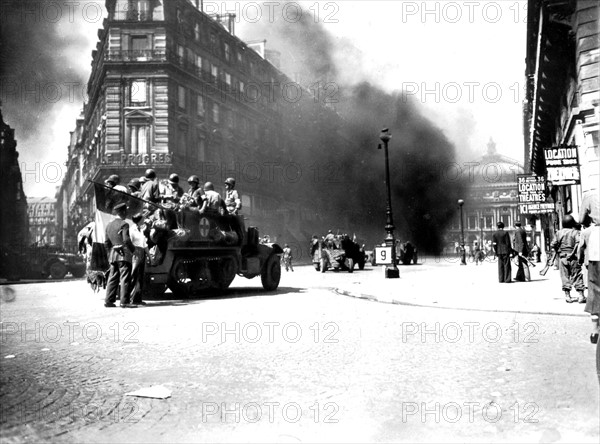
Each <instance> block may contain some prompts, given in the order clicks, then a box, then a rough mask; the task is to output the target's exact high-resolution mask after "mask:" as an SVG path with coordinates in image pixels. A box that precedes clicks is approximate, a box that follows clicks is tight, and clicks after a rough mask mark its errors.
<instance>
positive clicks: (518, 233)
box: [514, 221, 531, 282]
mask: <svg viewBox="0 0 600 444" xmlns="http://www.w3.org/2000/svg"><path fill="white" fill-rule="evenodd" d="M515 228H516V230H515V238H514V240H515V242H514V243H515V251H516V252H517V254H518V256H517V259H518V260H519V268H518V270H517V276H516V277H515V281H519V282H529V281H530V280H531V274H530V273H529V263H528V262H527V257H529V246H528V245H527V233H526V232H525V230H524V229H523V227H522V226H521V222H520V221H517V222H515Z"/></svg>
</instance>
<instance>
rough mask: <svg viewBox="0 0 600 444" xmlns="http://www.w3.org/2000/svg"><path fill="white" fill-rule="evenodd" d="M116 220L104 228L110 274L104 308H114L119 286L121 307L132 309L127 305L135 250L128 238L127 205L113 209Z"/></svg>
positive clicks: (119, 205) (120, 205)
mask: <svg viewBox="0 0 600 444" xmlns="http://www.w3.org/2000/svg"><path fill="white" fill-rule="evenodd" d="M114 210H115V212H116V214H117V218H116V219H114V220H113V221H111V222H110V223H109V224H108V225H107V227H106V241H105V242H104V243H105V245H106V249H107V251H108V262H109V263H110V272H109V275H108V282H107V284H106V298H105V299H104V306H105V307H114V306H115V301H116V298H117V291H118V289H119V285H120V286H121V298H120V300H121V307H122V308H127V307H133V306H132V305H131V304H129V291H130V288H129V287H130V285H131V260H132V257H133V251H134V250H135V248H134V246H133V243H132V242H131V238H130V237H129V224H128V223H127V222H126V221H125V216H126V214H127V205H126V204H125V203H121V204H118V205H116V206H115V208H114Z"/></svg>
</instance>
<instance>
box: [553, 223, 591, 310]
mask: <svg viewBox="0 0 600 444" xmlns="http://www.w3.org/2000/svg"><path fill="white" fill-rule="evenodd" d="M575 225H576V223H575V219H573V216H571V215H569V214H567V215H566V216H565V217H564V218H563V220H562V226H563V227H562V229H561V230H560V231H559V232H558V234H557V235H556V239H554V241H553V242H552V245H551V247H552V249H554V250H555V251H556V252H557V256H558V257H559V267H560V279H561V280H562V289H563V291H564V292H565V300H566V301H567V302H568V303H571V302H576V301H577V300H578V299H577V298H576V297H573V298H572V297H571V289H572V288H573V287H575V290H577V293H579V302H580V303H582V304H583V303H585V296H584V294H583V290H584V285H583V275H582V274H581V266H580V265H579V262H578V261H577V259H576V255H577V247H578V245H579V235H580V234H579V230H577V229H576V228H575Z"/></svg>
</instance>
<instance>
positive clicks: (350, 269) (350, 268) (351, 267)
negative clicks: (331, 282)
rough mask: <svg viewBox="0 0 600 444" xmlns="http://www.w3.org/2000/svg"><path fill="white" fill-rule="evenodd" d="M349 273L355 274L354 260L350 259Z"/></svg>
mask: <svg viewBox="0 0 600 444" xmlns="http://www.w3.org/2000/svg"><path fill="white" fill-rule="evenodd" d="M348 273H354V259H348Z"/></svg>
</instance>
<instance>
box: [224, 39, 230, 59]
mask: <svg viewBox="0 0 600 444" xmlns="http://www.w3.org/2000/svg"><path fill="white" fill-rule="evenodd" d="M223 49H224V52H225V60H227V61H228V62H229V61H231V47H230V46H229V43H223Z"/></svg>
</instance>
